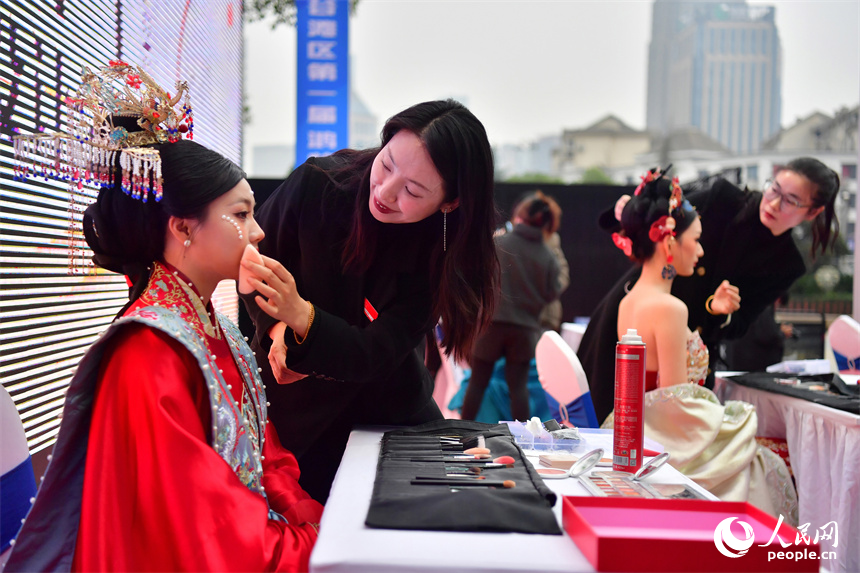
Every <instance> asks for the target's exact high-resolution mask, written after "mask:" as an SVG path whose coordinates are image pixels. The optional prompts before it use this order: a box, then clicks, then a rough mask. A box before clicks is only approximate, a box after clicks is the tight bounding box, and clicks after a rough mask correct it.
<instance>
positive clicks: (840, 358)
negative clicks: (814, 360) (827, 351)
mask: <svg viewBox="0 0 860 573" xmlns="http://www.w3.org/2000/svg"><path fill="white" fill-rule="evenodd" d="M833 358H835V359H836V369H837V370H838V371H840V372H842V371H845V370H853V369H854V368H860V366H856V365H857V364H860V356H857V357H854V358H852V359H851V360H849V359H848V357H847V356H845V355H844V354H839V353H838V352H836V351H835V350H834V351H833Z"/></svg>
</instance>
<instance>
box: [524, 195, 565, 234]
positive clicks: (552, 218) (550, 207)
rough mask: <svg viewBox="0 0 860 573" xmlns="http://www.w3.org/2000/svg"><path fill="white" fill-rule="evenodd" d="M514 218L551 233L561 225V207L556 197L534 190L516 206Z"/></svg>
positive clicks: (545, 232)
mask: <svg viewBox="0 0 860 573" xmlns="http://www.w3.org/2000/svg"><path fill="white" fill-rule="evenodd" d="M514 218H515V219H517V218H518V219H521V220H522V222H523V223H525V224H526V225H529V226H531V227H538V228H540V229H542V230H543V231H544V234H545V235H551V234H553V233H555V232H556V231H558V228H559V226H561V207H559V206H558V203H556V201H555V199H553V198H552V197H549V196H547V195H544V194H543V192H542V191H534V192H533V193H529V194H528V195H526V196H525V197H524V198H523V199H522V200H521V201H520V202H519V203H517V206H516V207H515V208H514Z"/></svg>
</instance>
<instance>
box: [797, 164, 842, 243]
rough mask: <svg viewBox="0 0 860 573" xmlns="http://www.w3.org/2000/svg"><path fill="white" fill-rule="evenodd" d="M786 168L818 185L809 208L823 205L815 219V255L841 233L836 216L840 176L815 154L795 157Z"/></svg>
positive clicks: (813, 221)
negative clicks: (814, 155)
mask: <svg viewBox="0 0 860 573" xmlns="http://www.w3.org/2000/svg"><path fill="white" fill-rule="evenodd" d="M783 170H786V171H792V172H794V173H797V174H798V175H803V176H804V177H806V178H807V179H809V180H810V181H811V182H812V183H813V185H815V193H814V194H813V196H812V205H811V206H810V209H815V208H818V207H824V210H823V211H821V213H819V214H818V216H817V217H815V219H813V220H812V258H813V259H814V258H815V255H816V251H818V250H819V249H821V253H822V254H824V252H825V251H826V250H827V247H828V246H830V247H831V249H832V248H833V244H834V243H835V242H836V238H837V237H838V236H839V219H837V218H836V196H837V195H838V194H839V175H837V174H836V172H835V171H833V170H832V169H830V168H829V167H827V166H826V165H825V164H823V163H822V162H821V161H819V160H817V159H815V158H814V157H798V158H797V159H792V160H791V161H789V162H788V164H787V165H786V166H785V167H783Z"/></svg>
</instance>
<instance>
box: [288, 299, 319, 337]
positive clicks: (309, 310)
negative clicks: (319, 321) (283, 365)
mask: <svg viewBox="0 0 860 573" xmlns="http://www.w3.org/2000/svg"><path fill="white" fill-rule="evenodd" d="M302 302H304V303H305V313H304V318H303V320H302V313H301V312H300V313H298V314H299V317H300V322H299V324H298V325H296V326H293V327H292V328H293V337H294V338H295V339H296V344H301V343H302V342H304V341H305V339H306V338H307V337H308V333H309V332H310V331H311V325H312V324H313V323H314V316H315V315H316V311H315V310H314V305H313V303H311V301H309V300H305V301H302ZM300 332H301V333H303V334H301V335H299V333H300Z"/></svg>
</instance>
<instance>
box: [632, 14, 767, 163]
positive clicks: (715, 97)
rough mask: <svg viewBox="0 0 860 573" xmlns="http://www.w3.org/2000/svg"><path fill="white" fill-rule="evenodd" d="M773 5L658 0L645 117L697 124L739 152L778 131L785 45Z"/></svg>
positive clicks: (652, 124)
mask: <svg viewBox="0 0 860 573" xmlns="http://www.w3.org/2000/svg"><path fill="white" fill-rule="evenodd" d="M774 15H775V8H774V7H772V6H748V5H747V4H746V2H744V1H743V0H739V1H738V0H736V1H730V2H719V3H717V2H678V1H673V0H655V2H654V11H653V22H652V26H651V45H650V49H649V59H648V104H647V105H648V107H647V115H646V122H647V127H648V129H649V130H650V131H652V132H653V133H655V134H667V133H671V132H672V131H674V130H678V129H684V128H688V127H695V128H697V129H699V130H700V131H702V132H703V133H705V134H707V135H708V136H710V137H711V138H713V139H715V140H717V141H719V142H720V143H722V144H723V145H725V146H726V147H728V148H729V149H731V150H732V151H734V152H735V153H748V152H751V151H755V150H757V149H759V146H760V144H761V143H762V142H763V141H764V140H766V139H768V138H769V137H771V136H772V135H773V134H775V133H776V132H777V131H779V129H780V115H781V111H782V110H781V107H782V95H781V94H782V77H781V75H782V54H781V52H782V49H781V46H780V40H779V33H778V31H777V29H776V25H775V22H774Z"/></svg>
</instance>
